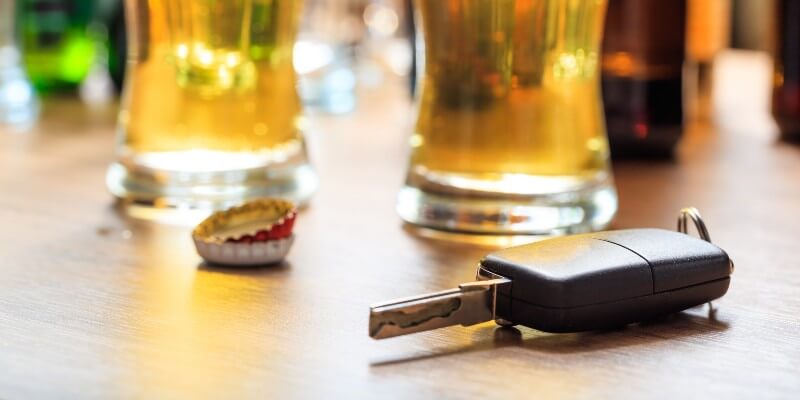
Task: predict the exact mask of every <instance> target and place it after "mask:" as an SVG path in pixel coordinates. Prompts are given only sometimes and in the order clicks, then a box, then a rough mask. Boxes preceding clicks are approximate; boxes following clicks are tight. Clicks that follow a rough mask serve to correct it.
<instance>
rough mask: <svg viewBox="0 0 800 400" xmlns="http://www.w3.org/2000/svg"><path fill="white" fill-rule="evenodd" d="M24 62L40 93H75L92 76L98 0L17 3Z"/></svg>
mask: <svg viewBox="0 0 800 400" xmlns="http://www.w3.org/2000/svg"><path fill="white" fill-rule="evenodd" d="M17 4H18V6H19V8H18V10H17V12H18V18H19V21H20V24H19V29H20V33H19V37H20V41H21V45H22V49H23V62H24V64H25V67H26V69H27V71H28V75H29V76H30V79H31V81H32V82H33V84H34V86H35V87H36V89H37V90H38V91H40V92H52V91H61V90H72V89H74V88H75V87H77V86H78V85H79V84H80V83H81V81H82V80H83V78H85V77H86V75H87V74H88V73H89V70H90V68H91V67H92V65H93V63H94V58H95V55H96V54H95V53H96V52H97V45H96V41H95V38H94V34H93V32H92V29H93V27H92V22H93V15H94V11H95V6H96V0H18V1H17Z"/></svg>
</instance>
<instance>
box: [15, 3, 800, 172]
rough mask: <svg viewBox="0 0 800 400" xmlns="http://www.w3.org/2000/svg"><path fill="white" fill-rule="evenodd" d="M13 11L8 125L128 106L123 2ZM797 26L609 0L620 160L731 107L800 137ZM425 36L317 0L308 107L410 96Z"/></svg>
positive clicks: (789, 7) (759, 9)
mask: <svg viewBox="0 0 800 400" xmlns="http://www.w3.org/2000/svg"><path fill="white" fill-rule="evenodd" d="M1 3H2V9H0V15H1V16H2V17H0V18H1V19H2V21H0V122H2V123H4V124H5V125H6V126H12V127H16V128H17V129H16V131H25V129H24V128H25V127H26V126H30V125H31V124H33V123H35V121H36V118H37V115H38V114H39V107H40V101H38V100H37V99H44V104H45V107H46V103H47V99H48V98H51V97H64V96H72V97H74V98H75V99H76V100H79V101H81V102H83V103H85V104H87V105H88V106H91V105H93V104H104V103H106V104H107V103H111V104H115V103H116V101H117V100H116V99H117V97H118V96H119V95H120V93H121V91H122V87H123V85H124V77H125V53H126V49H127V46H126V44H127V40H126V30H125V15H124V14H125V11H124V8H125V7H123V2H122V0H16V1H14V0H2V2H1ZM798 20H800V5H798V1H796V0H759V1H755V0H675V1H669V2H664V1H661V2H647V1H645V2H639V1H636V0H611V1H610V3H609V8H608V14H607V19H606V31H605V36H604V44H603V60H602V72H603V78H602V82H603V97H604V104H605V110H606V122H607V127H608V135H609V139H610V144H611V149H612V155H613V157H614V158H629V157H634V158H669V157H671V155H672V154H673V150H674V148H675V146H676V145H677V144H678V143H679V141H680V139H681V137H682V136H683V135H684V133H685V131H686V123H687V122H689V121H700V122H704V123H717V124H726V123H728V124H730V123H734V124H735V121H733V122H732V121H730V120H728V121H717V120H716V115H718V114H719V112H718V111H719V110H720V109H726V110H732V109H736V110H741V112H742V113H746V114H747V115H749V116H750V118H747V121H751V123H752V121H761V122H762V123H763V124H766V125H769V129H768V130H769V131H770V132H772V133H773V134H774V135H776V137H777V136H780V137H782V138H784V139H789V140H796V139H797V137H798V131H800V128H798V120H800V93H799V92H798V90H800V89H798V75H799V74H800V71H799V69H800V67H799V66H798V63H800V61H798V58H799V57H800V34H798V27H797V23H796V22H797V21H798ZM414 40H415V35H414V28H413V2H412V1H411V0H307V1H306V2H305V7H304V11H303V22H302V24H301V29H300V32H299V35H298V40H297V42H296V44H295V53H294V66H295V69H296V71H297V72H298V74H299V82H298V92H299V94H300V97H301V99H302V101H303V103H304V104H305V106H306V110H307V111H308V112H310V113H311V114H313V113H315V112H320V113H326V114H331V115H347V114H349V113H351V112H353V111H354V110H355V109H356V108H357V107H358V103H359V101H358V99H359V94H360V93H364V92H365V91H370V90H375V89H377V88H380V87H381V86H382V85H384V84H387V83H390V84H401V85H405V86H407V87H408V91H407V92H408V94H409V96H411V95H412V93H413V88H414V80H415V76H416V73H415V70H416V68H415V67H416V62H415V59H416V57H415V52H414V51H413V43H414ZM726 64H728V65H732V64H736V65H737V68H738V70H742V68H744V70H746V72H744V73H745V74H746V79H743V80H742V81H744V82H742V85H743V86H740V87H738V88H737V89H736V90H735V91H734V92H731V91H730V90H729V89H728V88H726V87H724V86H720V85H715V82H717V81H724V80H725V79H724V78H725V77H726V76H727V75H726V74H730V73H731V72H730V69H726V68H725V65H726ZM736 73H737V74H739V73H742V72H736ZM742 87H746V88H747V90H741V89H742ZM732 114H735V113H728V114H727V115H732ZM770 115H771V116H770ZM20 128H21V129H20ZM761 128H763V127H761ZM760 130H763V129H760Z"/></svg>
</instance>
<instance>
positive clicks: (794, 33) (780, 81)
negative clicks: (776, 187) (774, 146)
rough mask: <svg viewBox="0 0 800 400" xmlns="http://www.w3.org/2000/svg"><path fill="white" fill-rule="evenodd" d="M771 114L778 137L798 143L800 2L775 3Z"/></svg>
mask: <svg viewBox="0 0 800 400" xmlns="http://www.w3.org/2000/svg"><path fill="white" fill-rule="evenodd" d="M776 3H777V4H776V8H777V10H776V11H777V14H776V18H775V27H776V29H777V32H776V39H777V40H776V48H775V86H774V88H773V91H772V115H773V116H774V117H775V122H777V123H778V128H779V129H780V131H781V137H782V138H784V139H787V140H792V141H800V0H778V1H777V2H776Z"/></svg>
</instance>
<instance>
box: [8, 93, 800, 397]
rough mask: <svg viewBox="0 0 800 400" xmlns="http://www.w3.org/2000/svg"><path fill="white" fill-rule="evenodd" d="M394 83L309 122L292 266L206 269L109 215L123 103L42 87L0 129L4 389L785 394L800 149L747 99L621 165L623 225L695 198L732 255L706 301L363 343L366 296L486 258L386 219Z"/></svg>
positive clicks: (797, 287) (117, 393)
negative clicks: (724, 288)
mask: <svg viewBox="0 0 800 400" xmlns="http://www.w3.org/2000/svg"><path fill="white" fill-rule="evenodd" d="M399 92H400V89H398V88H392V87H389V88H386V89H382V90H379V91H367V92H366V93H365V95H364V98H362V101H361V105H360V107H359V110H358V111H357V112H356V113H355V114H354V115H352V116H347V117H337V118H333V117H320V118H315V120H314V121H315V122H314V127H315V129H314V132H312V133H311V134H310V143H311V151H312V156H313V157H314V161H315V164H316V166H317V168H318V170H319V173H320V176H321V187H320V190H319V192H318V193H317V194H316V196H315V197H314V199H313V203H312V205H311V207H310V208H308V209H307V210H306V211H305V212H303V213H302V214H301V216H300V218H299V220H298V225H297V227H296V232H297V234H298V240H297V242H296V244H295V247H294V249H293V250H292V252H291V254H290V255H289V257H288V261H287V262H286V263H285V264H284V265H281V266H277V267H270V268H262V269H218V268H209V267H206V266H204V265H202V264H201V263H200V259H199V258H198V256H197V255H196V253H195V251H194V249H193V246H192V243H191V241H190V237H189V231H190V229H189V228H188V227H182V226H171V225H158V224H154V223H149V222H145V221H137V220H133V219H130V218H127V217H125V216H124V215H123V214H121V213H119V212H117V211H116V210H115V209H114V208H113V207H112V199H111V197H110V196H109V194H108V193H107V192H106V190H105V187H104V173H105V169H106V166H107V165H108V164H109V162H110V161H111V160H112V149H113V141H114V139H113V130H114V127H113V125H114V118H113V114H114V107H112V106H109V107H105V108H100V109H90V108H86V107H85V106H82V105H80V104H79V103H77V102H76V101H72V100H63V99H62V100H50V101H48V102H47V103H46V105H45V106H46V107H45V112H44V115H43V119H42V120H41V122H40V123H39V124H38V126H37V127H36V128H35V129H34V130H33V131H32V132H30V133H28V134H13V133H10V132H0V222H1V223H2V225H1V227H0V398H3V399H13V398H34V397H55V398H182V397H188V398H242V397H256V398H279V397H278V396H279V395H280V396H284V395H288V397H291V398H294V397H316V398H384V397H386V398H397V397H400V398H477V397H478V396H490V397H493V398H591V399H603V398H644V397H651V398H665V399H681V398H693V397H704V398H711V397H712V396H714V397H715V398H772V397H774V398H797V395H798V394H797V393H798V391H799V390H800V261H798V258H799V257H800V255H798V254H799V253H798V252H800V248H798V238H800V148H798V147H795V146H791V145H787V144H783V143H779V142H777V141H776V140H775V139H774V136H773V135H772V134H771V132H770V125H769V124H768V122H767V120H766V118H765V116H763V115H762V116H761V117H760V118H759V117H753V116H752V115H751V116H747V115H743V114H746V112H744V113H743V112H741V111H742V110H738V111H737V110H734V111H735V112H734V111H730V112H728V113H727V114H725V115H727V116H728V118H726V119H725V120H724V121H723V122H724V124H723V126H724V128H723V129H715V128H713V127H711V126H709V125H702V124H695V125H693V126H692V128H691V129H690V130H689V133H688V134H687V137H686V139H685V140H684V142H683V144H682V146H681V149H680V152H679V156H678V158H677V160H676V161H675V162H626V163H617V164H616V166H615V174H616V179H617V185H618V188H619V193H620V210H619V214H618V217H617V219H616V222H615V223H614V227H616V228H624V227H646V226H654V227H667V228H671V227H674V225H675V216H676V212H677V210H678V209H679V208H680V207H682V206H686V205H694V206H697V207H698V208H700V210H702V211H703V213H704V215H705V217H706V219H707V222H708V224H709V229H710V232H711V235H712V238H713V239H714V240H715V242H716V243H718V244H719V245H720V246H721V247H723V248H725V249H727V250H728V252H729V253H730V254H731V256H732V258H733V259H734V260H735V261H736V271H735V274H734V276H733V283H732V286H731V288H730V291H729V293H728V295H726V296H725V297H724V298H722V299H720V300H719V301H717V302H716V303H715V304H716V306H717V307H718V310H717V311H716V313H715V315H710V314H709V312H708V309H707V308H705V307H701V308H697V309H694V310H690V311H688V312H685V313H681V314H679V315H675V316H673V317H670V318H667V319H665V320H662V321H658V322H653V323H647V324H644V325H637V326H630V327H628V328H626V329H622V330H618V331H611V332H593V333H581V334H563V335H554V334H545V333H542V332H537V331H534V330H530V329H526V328H520V329H498V328H497V327H496V326H495V325H494V324H493V323H486V324H481V325H477V326H473V327H470V328H462V327H453V328H448V329H443V330H439V331H434V332H429V333H424V334H418V335H412V336H406V337H400V338H395V339H390V340H385V341H373V340H372V339H370V338H369V337H368V336H367V317H368V306H369V305H370V304H371V303H373V302H376V301H380V300H386V299H391V298H394V297H400V296H406V295H412V294H417V293H422V292H425V291H435V290H441V289H445V288H450V287H452V286H454V285H456V284H457V283H459V282H462V281H468V280H470V279H471V278H472V277H473V274H474V270H475V265H476V261H477V260H478V259H479V258H480V257H481V256H482V255H483V254H485V253H486V252H488V251H490V250H491V247H487V246H482V245H477V244H474V243H473V244H469V243H459V242H457V241H451V240H444V239H436V238H430V237H427V235H420V232H417V231H415V230H413V229H408V228H406V227H404V226H403V225H402V224H401V223H400V221H399V219H398V217H397V216H396V215H395V212H394V200H395V194H396V192H397V190H398V188H399V186H400V184H401V182H402V178H403V173H404V167H405V162H406V153H407V151H406V145H405V136H406V130H405V126H406V121H407V112H408V104H407V102H406V101H405V100H403V99H402V96H401V95H400V94H399ZM758 111H759V110H754V111H753V112H754V113H757V112H758ZM754 121H755V122H754Z"/></svg>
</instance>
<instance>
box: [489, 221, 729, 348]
mask: <svg viewBox="0 0 800 400" xmlns="http://www.w3.org/2000/svg"><path fill="white" fill-rule="evenodd" d="M732 271H733V264H732V263H731V260H730V259H729V257H728V255H727V254H726V253H725V251H723V250H722V249H720V248H719V247H717V246H715V245H713V244H711V243H709V242H707V241H705V240H701V239H697V238H695V237H692V236H688V235H686V234H683V233H678V232H674V231H667V230H662V229H629V230H619V231H608V232H597V233H590V234H583V235H575V236H567V237H562V238H554V239H549V240H545V241H542V242H538V243H533V244H528V245H524V246H517V247H512V248H509V249H505V250H501V251H498V252H495V253H492V254H489V255H488V256H486V257H485V258H484V259H483V260H481V263H480V268H479V271H478V275H479V277H481V278H483V279H485V278H491V277H495V276H496V275H499V276H501V277H505V278H508V279H510V280H511V283H510V284H509V285H502V286H499V287H498V288H497V293H496V303H495V316H496V318H498V319H500V320H505V322H508V323H511V324H519V325H525V326H529V327H531V328H535V329H539V330H542V331H546V332H576V331H586V330H595V329H608V328H615V327H618V326H621V325H625V324H628V323H632V322H639V321H643V320H647V319H651V318H654V317H658V316H660V315H663V314H668V313H673V312H678V311H681V310H684V309H687V308H690V307H693V306H696V305H700V304H703V303H706V302H709V301H711V300H714V299H716V298H719V297H720V296H722V295H724V294H725V292H727V290H728V286H729V285H730V275H731V273H732ZM495 274H496V275H495Z"/></svg>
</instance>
